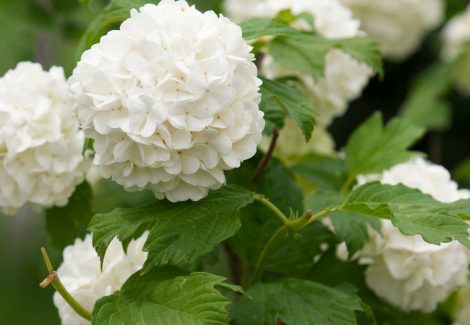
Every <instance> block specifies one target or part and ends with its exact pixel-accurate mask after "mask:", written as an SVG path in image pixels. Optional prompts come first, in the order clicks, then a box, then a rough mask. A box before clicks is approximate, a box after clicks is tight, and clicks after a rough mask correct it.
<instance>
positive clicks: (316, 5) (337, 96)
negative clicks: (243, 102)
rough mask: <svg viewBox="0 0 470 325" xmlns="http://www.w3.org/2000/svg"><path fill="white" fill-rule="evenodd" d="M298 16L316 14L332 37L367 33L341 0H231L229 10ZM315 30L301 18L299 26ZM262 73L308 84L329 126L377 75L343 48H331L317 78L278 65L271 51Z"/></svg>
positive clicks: (235, 14)
mask: <svg viewBox="0 0 470 325" xmlns="http://www.w3.org/2000/svg"><path fill="white" fill-rule="evenodd" d="M286 9H288V10H290V11H291V12H292V14H294V15H300V14H302V13H308V14H310V15H312V16H313V17H314V24H315V31H316V32H317V33H318V34H319V35H321V36H323V37H325V38H328V39H338V38H351V37H356V36H361V35H363V32H361V30H360V28H359V27H360V23H359V21H357V20H355V19H354V18H353V17H352V14H351V12H350V11H349V10H348V9H347V8H345V7H344V6H343V5H341V4H340V2H339V1H338V0H315V1H311V0H262V1H256V3H253V1H248V0H228V1H226V12H227V14H228V15H229V17H231V18H233V19H234V20H236V21H241V20H245V19H248V18H256V17H269V18H273V17H275V16H276V15H277V14H278V13H279V12H280V11H282V10H286ZM295 27H298V28H301V29H306V30H308V29H311V26H310V25H309V24H308V23H306V22H305V21H303V20H302V19H300V20H299V21H298V22H297V23H296V26H295ZM261 72H262V73H263V74H265V75H266V76H267V77H268V78H278V77H284V76H292V75H295V76H297V77H299V78H300V79H301V80H302V81H303V83H304V84H305V86H306V89H305V90H306V91H305V92H306V95H307V96H308V97H309V98H310V99H311V100H312V102H313V104H314V107H315V112H316V113H317V123H318V125H319V126H320V127H327V126H328V125H329V124H330V123H331V121H332V120H333V119H334V118H335V117H338V116H341V115H342V114H344V113H345V111H346V109H347V106H348V104H349V102H350V101H351V100H354V99H356V98H357V97H358V96H359V95H360V94H361V92H362V90H363V88H364V87H365V86H366V84H367V82H368V80H369V79H370V77H371V76H372V75H373V72H372V70H371V69H370V68H369V67H368V66H366V65H365V64H362V63H359V62H357V61H355V60H354V59H352V58H351V57H350V56H349V55H347V54H345V53H344V52H342V51H340V50H337V49H335V50H331V51H330V52H329V53H328V54H327V56H326V65H325V76H324V77H323V78H322V79H321V80H314V79H313V77H312V76H310V75H306V74H302V73H298V72H294V71H289V70H288V69H286V68H284V67H282V66H281V65H279V64H277V63H276V62H275V61H274V60H273V58H272V57H271V56H270V55H269V53H267V55H266V57H265V58H264V59H263V62H262V67H261Z"/></svg>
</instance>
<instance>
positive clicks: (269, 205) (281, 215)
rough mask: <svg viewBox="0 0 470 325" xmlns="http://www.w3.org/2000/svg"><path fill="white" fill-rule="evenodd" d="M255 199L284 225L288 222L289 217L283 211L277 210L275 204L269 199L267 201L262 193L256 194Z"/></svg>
mask: <svg viewBox="0 0 470 325" xmlns="http://www.w3.org/2000/svg"><path fill="white" fill-rule="evenodd" d="M255 200H256V201H258V202H260V203H262V204H264V205H265V206H266V207H267V208H268V209H270V210H271V211H272V212H273V213H274V214H275V215H276V216H277V217H278V218H279V220H281V222H282V223H283V224H284V225H288V224H289V219H288V218H287V217H286V215H285V214H284V213H282V211H281V210H279V208H278V207H277V206H275V205H274V204H272V203H271V201H269V200H268V199H267V198H265V197H264V196H262V195H256V196H255Z"/></svg>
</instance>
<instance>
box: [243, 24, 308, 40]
mask: <svg viewBox="0 0 470 325" xmlns="http://www.w3.org/2000/svg"><path fill="white" fill-rule="evenodd" d="M240 27H241V28H242V30H243V38H244V39H246V40H247V41H249V40H255V39H257V38H259V37H261V36H267V35H271V36H289V37H295V38H302V37H303V36H304V32H302V31H300V30H298V29H295V28H293V27H291V26H289V25H288V24H286V23H285V22H284V21H282V20H280V19H269V18H255V19H250V20H248V21H245V22H243V23H241V24H240Z"/></svg>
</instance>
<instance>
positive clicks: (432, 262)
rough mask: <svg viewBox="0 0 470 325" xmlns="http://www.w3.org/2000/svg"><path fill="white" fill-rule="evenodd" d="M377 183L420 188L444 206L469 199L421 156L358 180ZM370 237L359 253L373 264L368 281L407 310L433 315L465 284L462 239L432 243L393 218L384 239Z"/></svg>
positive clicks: (468, 260) (467, 257)
mask: <svg viewBox="0 0 470 325" xmlns="http://www.w3.org/2000/svg"><path fill="white" fill-rule="evenodd" d="M374 179H375V180H377V179H378V180H380V181H381V182H382V183H383V184H390V185H396V184H403V185H405V186H408V187H410V188H414V189H418V190H420V191H421V192H423V193H426V194H429V195H431V196H432V197H433V198H434V199H436V200H438V201H440V202H447V203H449V202H453V201H457V200H460V199H466V198H469V197H470V193H469V192H468V191H465V190H459V189H458V186H457V184H456V183H455V182H454V181H452V179H451V177H450V174H449V172H448V171H447V170H446V169H445V168H443V167H441V166H438V165H433V164H431V163H429V162H427V161H425V160H423V159H421V158H417V159H413V160H411V161H409V162H407V163H403V164H399V165H397V166H395V167H393V168H391V169H390V170H388V171H385V172H384V173H383V174H381V175H374V176H372V177H367V176H366V177H364V176H363V177H359V184H363V183H366V182H369V181H371V180H374ZM370 235H371V240H370V242H368V243H367V244H366V245H365V247H364V248H363V249H362V250H361V251H360V252H359V253H358V254H357V257H359V258H360V261H361V262H362V263H364V264H367V265H368V267H367V270H366V283H367V285H368V286H369V288H371V289H372V290H373V291H374V292H375V293H376V294H377V296H379V297H381V298H382V299H384V300H386V301H388V302H389V303H391V304H393V305H395V306H397V307H399V308H400V309H402V310H404V311H412V310H418V311H424V312H430V311H432V310H434V309H435V308H436V306H437V304H439V303H440V302H443V301H444V300H445V299H446V298H447V297H448V296H449V294H450V293H452V292H453V291H454V290H456V289H457V288H458V286H460V285H463V284H464V283H465V282H466V279H467V275H468V266H469V264H470V254H469V252H468V251H467V248H465V247H464V246H462V245H461V244H460V243H458V242H457V241H453V242H450V243H445V244H441V245H432V244H429V243H427V242H425V241H424V240H423V239H422V238H421V236H419V235H415V236H405V235H403V234H402V233H401V232H400V231H399V230H398V229H397V228H396V227H395V226H393V225H392V223H391V222H390V221H389V220H383V221H382V235H383V236H381V235H379V234H377V233H376V232H374V231H372V230H371V231H370Z"/></svg>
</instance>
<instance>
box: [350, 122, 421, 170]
mask: <svg viewBox="0 0 470 325" xmlns="http://www.w3.org/2000/svg"><path fill="white" fill-rule="evenodd" d="M423 133H424V129H423V128H420V127H417V126H415V125H413V124H411V123H410V122H408V121H407V120H404V119H398V118H396V119H393V120H391V121H390V122H389V123H388V124H387V125H386V126H385V127H384V126H383V124H382V116H381V114H380V113H376V114H374V115H372V117H370V118H369V119H368V120H367V121H365V122H364V123H363V124H362V125H361V126H360V127H359V128H358V129H357V130H356V131H355V132H354V133H353V135H352V136H351V137H350V139H349V141H348V144H347V145H346V161H347V163H348V167H349V173H350V175H351V176H356V175H359V174H370V173H377V172H381V171H383V170H385V169H387V168H390V167H392V166H394V165H396V164H399V163H402V162H405V161H408V160H410V159H411V158H412V157H415V156H419V155H420V154H419V153H416V152H411V151H407V148H408V147H409V146H411V145H412V144H413V143H414V142H415V141H416V140H417V139H419V138H420V137H421V136H422V135H423Z"/></svg>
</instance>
